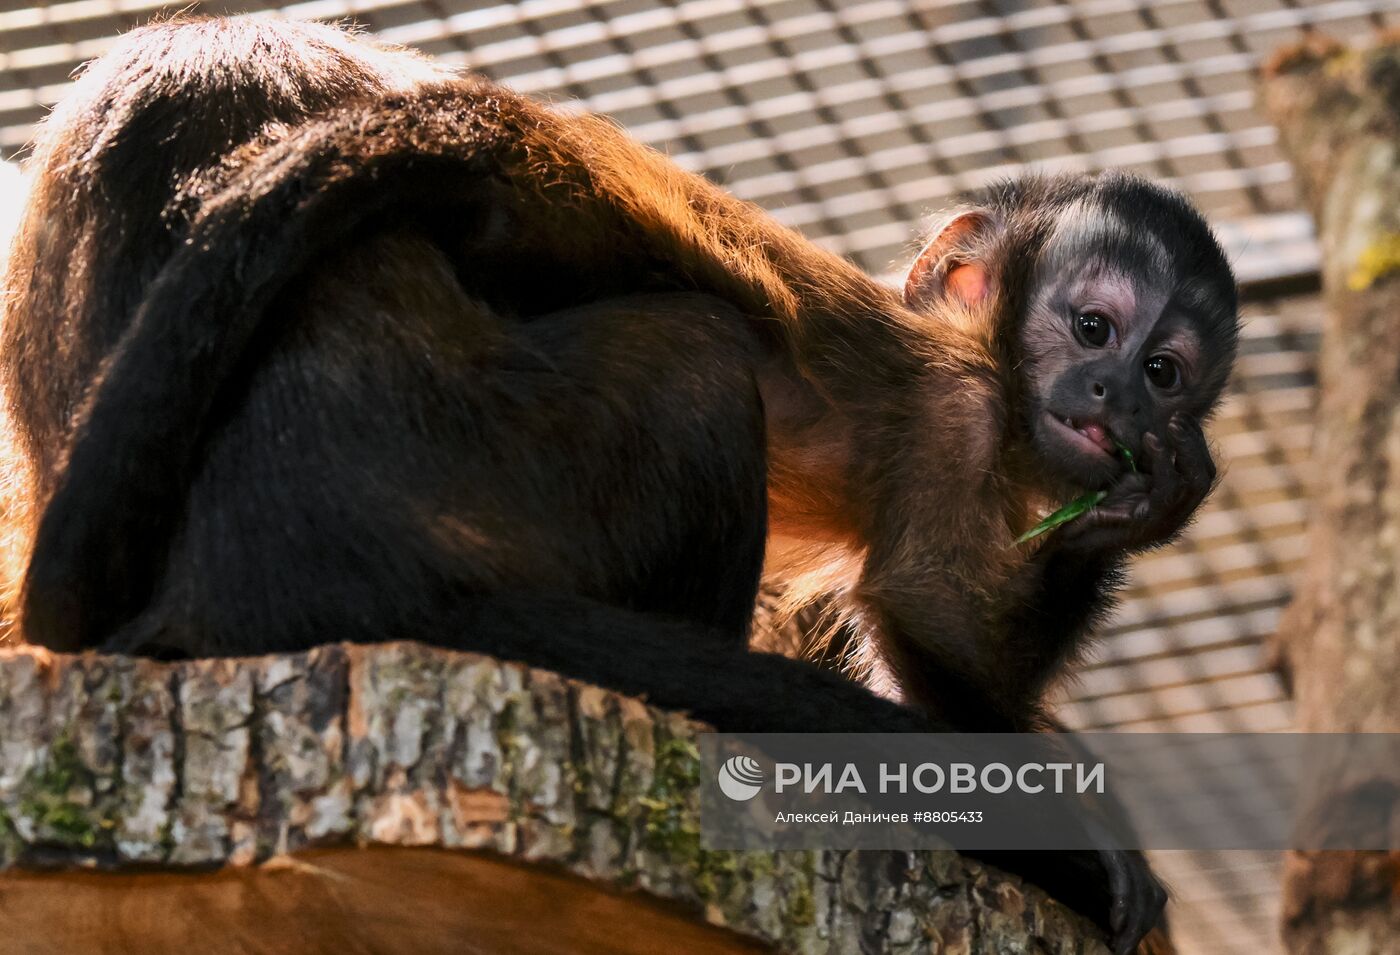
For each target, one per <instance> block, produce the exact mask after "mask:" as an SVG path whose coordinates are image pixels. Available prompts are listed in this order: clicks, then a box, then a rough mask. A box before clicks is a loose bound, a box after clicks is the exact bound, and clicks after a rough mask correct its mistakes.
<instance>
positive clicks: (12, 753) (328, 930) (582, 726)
mask: <svg viewBox="0 0 1400 955" xmlns="http://www.w3.org/2000/svg"><path fill="white" fill-rule="evenodd" d="M704 731H705V727H703V726H701V725H699V724H697V723H695V722H692V721H690V720H688V719H686V718H685V717H684V716H681V715H677V714H673V713H666V712H662V711H659V710H657V709H654V708H651V707H648V706H646V705H645V704H644V703H642V702H640V701H638V700H636V699H632V698H628V697H623V696H620V695H618V694H615V693H611V692H608V691H605V690H601V689H598V688H596V687H590V686H585V685H581V684H578V683H575V682H572V681H569V680H565V679H563V678H561V677H559V676H557V675H555V674H552V673H546V672H542V671H538V670H530V669H526V668H524V667H520V666H515V665H511V664H504V663H500V662H498V661H495V660H492V659H490V658H486V657H481V656H476V655H472V654H463V653H453V652H447V651H442V650H436V649H430V648H426V647H423V646H419V645H417V644H407V643H403V644H385V645H380V646H371V647H353V646H340V645H332V646H327V647H322V648H320V649H317V650H314V651H312V652H310V653H305V654H297V655H289V656H278V657H266V658H259V659H245V660H208V661H199V662H193V663H178V664H161V663H156V662H152V661H148V660H132V659H125V658H113V657H101V656H92V655H88V656H81V657H49V656H46V655H42V654H36V653H31V652H28V651H24V650H12V651H8V652H6V653H0V925H2V926H3V931H0V953H3V955H8V953H11V952H13V953H24V955H44V953H50V952H52V953H64V955H69V953H118V952H121V953H127V952H131V953H138V952H139V953H142V955H159V953H164V952H180V953H188V952H196V953H199V955H216V953H225V952H227V953H244V952H249V953H263V952H267V953H272V952H309V953H315V952H336V953H358V952H364V953H397V952H404V953H410V952H411V953H414V955H431V953H438V952H443V953H447V952H471V953H485V955H497V953H502V955H503V953H554V952H558V953H566V952H567V953H593V952H598V953H603V952H609V953H618V952H621V953H630V952H639V953H640V952H658V951H669V952H696V953H740V952H756V951H782V952H794V953H807V952H852V953H855V952H860V953H886V952H888V953H895V952H915V951H918V952H939V953H947V955H954V953H966V955H973V953H989V955H990V953H998V955H1012V953H1015V955H1030V953H1034V955H1041V953H1054V955H1077V953H1102V952H1104V951H1105V949H1104V948H1103V946H1102V944H1101V942H1100V941H1099V936H1098V934H1097V932H1096V931H1095V930H1094V929H1093V928H1092V927H1091V926H1089V925H1088V924H1087V923H1086V922H1084V921H1083V920H1082V919H1079V918H1078V917H1077V916H1074V915H1073V914H1072V913H1069V912H1068V911H1067V910H1065V909H1064V908H1062V907H1061V906H1059V905H1058V904H1057V903H1055V902H1053V901H1052V900H1050V899H1049V898H1047V897H1046V896H1045V895H1044V894H1043V893H1042V892H1040V891H1039V890H1038V889H1036V888H1035V887H1032V886H1028V885H1026V884H1024V883H1022V882H1021V881H1020V880H1018V879H1016V878H1015V877H1013V876H1009V875H1005V874H1003V873H1000V872H997V871H995V870H991V869H987V868H985V867H982V866H980V865H978V864H977V863H975V862H972V861H970V860H966V859H963V858H961V857H960V856H958V855H956V854H955V853H950V852H907V853H906V852H897V853H896V852H866V853H861V852H838V851H826V852H785V853H761V852H745V853H735V852H716V851H708V850H705V849H704V848H702V846H701V843H700V835H699V823H698V788H697V780H698V775H697V774H698V772H699V760H698V755H697V750H696V735H697V734H698V733H701V732H704Z"/></svg>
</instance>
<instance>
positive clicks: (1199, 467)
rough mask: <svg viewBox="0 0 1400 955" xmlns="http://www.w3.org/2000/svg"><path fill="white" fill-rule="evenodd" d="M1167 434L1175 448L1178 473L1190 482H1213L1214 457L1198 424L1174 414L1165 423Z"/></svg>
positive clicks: (1214, 472)
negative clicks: (1168, 421) (1167, 422)
mask: <svg viewBox="0 0 1400 955" xmlns="http://www.w3.org/2000/svg"><path fill="white" fill-rule="evenodd" d="M1167 435H1168V437H1169V438H1170V439H1171V442H1172V444H1173V445H1174V446H1175V449H1176V469H1177V471H1178V473H1180V474H1181V476H1182V477H1183V478H1185V479H1186V480H1187V481H1189V482H1192V483H1200V482H1204V483H1207V484H1211V483H1214V481H1215V474H1216V471H1215V459H1214V458H1213V457H1212V456H1211V453H1210V442H1208V441H1207V440H1206V434H1205V431H1204V430H1203V429H1202V428H1201V427H1200V425H1198V424H1196V423H1195V422H1194V421H1191V420H1190V419H1188V418H1186V417H1185V416H1184V415H1180V414H1178V415H1174V416H1172V420H1171V422H1170V423H1169V424H1168V425H1167Z"/></svg>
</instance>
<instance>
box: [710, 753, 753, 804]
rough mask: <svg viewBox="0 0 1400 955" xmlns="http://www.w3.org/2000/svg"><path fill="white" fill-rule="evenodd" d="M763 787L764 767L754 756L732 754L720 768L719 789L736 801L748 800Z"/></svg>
mask: <svg viewBox="0 0 1400 955" xmlns="http://www.w3.org/2000/svg"><path fill="white" fill-rule="evenodd" d="M761 788H763V767H762V766H760V765H759V764H758V760H756V759H754V758H753V757H752V756H731V757H729V758H728V759H726V760H725V761H724V765H723V766H721V767H720V768H719V790H720V792H722V793H724V794H725V795H726V796H728V797H729V798H730V799H733V800H734V801H735V802H747V801H748V800H750V799H752V798H753V797H755V796H757V795H758V791H759V790H760V789H761Z"/></svg>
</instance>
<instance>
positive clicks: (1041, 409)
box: [1020, 229, 1214, 489]
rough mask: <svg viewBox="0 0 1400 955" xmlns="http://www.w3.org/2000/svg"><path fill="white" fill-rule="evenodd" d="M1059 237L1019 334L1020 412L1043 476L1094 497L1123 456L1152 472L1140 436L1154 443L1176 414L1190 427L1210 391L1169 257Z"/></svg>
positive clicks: (1095, 233) (1040, 270)
mask: <svg viewBox="0 0 1400 955" xmlns="http://www.w3.org/2000/svg"><path fill="white" fill-rule="evenodd" d="M1061 232H1062V234H1061V235H1059V236H1057V237H1056V240H1055V241H1052V242H1051V243H1050V244H1049V245H1048V246H1047V253H1046V254H1045V255H1044V256H1043V258H1042V260H1041V261H1040V262H1039V263H1038V266H1037V269H1036V271H1035V275H1034V280H1033V281H1032V283H1031V285H1030V288H1029V295H1028V300H1027V302H1026V314H1025V319H1024V321H1023V323H1022V325H1021V336H1020V337H1021V352H1022V358H1023V365H1022V370H1023V373H1024V378H1023V381H1024V383H1025V387H1024V407H1023V412H1024V414H1025V415H1026V425H1027V427H1028V429H1029V432H1030V436H1031V443H1032V446H1033V447H1034V448H1035V450H1036V451H1037V453H1038V455H1039V456H1040V457H1041V458H1042V459H1043V461H1044V462H1045V464H1046V465H1047V466H1048V468H1049V470H1050V471H1051V473H1052V474H1054V475H1055V476H1057V477H1059V478H1062V479H1064V480H1067V481H1069V482H1071V483H1073V484H1077V485H1081V486H1084V487H1086V488H1095V489H1096V488H1102V487H1104V486H1105V485H1107V484H1108V483H1110V482H1111V481H1112V480H1113V478H1114V477H1115V476H1117V475H1118V474H1120V473H1121V472H1122V471H1123V470H1124V469H1125V468H1126V467H1127V466H1128V465H1127V463H1126V460H1125V457H1124V455H1123V454H1122V453H1121V449H1122V448H1127V449H1128V450H1129V451H1131V452H1132V455H1133V459H1134V461H1135V462H1138V463H1139V465H1140V466H1141V467H1143V468H1144V469H1150V468H1151V466H1152V462H1151V461H1150V460H1149V458H1150V455H1144V454H1143V453H1142V452H1143V449H1144V438H1145V436H1146V435H1147V434H1149V433H1153V434H1155V435H1156V436H1157V437H1159V438H1161V437H1163V436H1164V435H1165V434H1166V427H1167V423H1168V422H1169V421H1170V420H1171V418H1172V416H1173V415H1174V414H1176V413H1179V412H1185V413H1187V414H1189V415H1191V416H1193V417H1195V418H1197V419H1198V420H1199V418H1200V417H1201V416H1203V415H1204V414H1205V413H1206V412H1207V411H1208V410H1209V407H1210V405H1211V404H1213V402H1214V396H1213V395H1210V396H1207V395H1205V394H1204V392H1207V391H1209V390H1210V389H1211V388H1212V387H1214V386H1213V385H1211V384H1209V382H1208V381H1207V376H1203V369H1202V364H1203V352H1204V350H1205V349H1204V347H1203V346H1204V343H1203V341H1202V337H1201V333H1200V331H1199V329H1200V327H1201V322H1200V321H1199V319H1198V318H1197V316H1195V315H1193V313H1192V310H1191V300H1192V296H1191V295H1190V294H1182V293H1183V292H1187V291H1189V290H1188V289H1186V288H1185V286H1184V285H1183V283H1181V282H1179V281H1177V280H1176V277H1175V276H1174V275H1172V272H1171V268H1170V259H1169V258H1167V257H1166V256H1165V255H1164V254H1159V253H1160V252H1161V250H1158V249H1154V248H1152V247H1151V246H1152V243H1150V242H1141V241H1125V238H1124V237H1123V236H1122V235H1121V234H1120V235H1117V236H1112V235H1108V234H1106V233H1105V231H1104V230H1100V229H1094V230H1089V231H1087V232H1084V231H1081V232H1078V233H1076V234H1071V235H1066V234H1063V233H1064V230H1061ZM1109 240H1111V241H1109ZM1209 377H1210V379H1211V380H1212V381H1213V376H1209Z"/></svg>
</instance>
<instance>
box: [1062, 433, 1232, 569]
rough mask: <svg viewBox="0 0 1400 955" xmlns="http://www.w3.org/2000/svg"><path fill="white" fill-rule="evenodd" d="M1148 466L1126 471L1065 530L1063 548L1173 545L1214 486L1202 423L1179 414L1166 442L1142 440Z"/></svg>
mask: <svg viewBox="0 0 1400 955" xmlns="http://www.w3.org/2000/svg"><path fill="white" fill-rule="evenodd" d="M1143 445H1144V450H1145V451H1146V452H1147V453H1146V456H1145V457H1146V460H1145V461H1144V462H1143V463H1144V465H1145V466H1146V468H1148V469H1147V470H1138V471H1134V472H1132V473H1130V474H1127V475H1124V476H1123V478H1122V479H1121V480H1119V481H1118V483H1117V484H1115V485H1113V486H1112V487H1111V488H1109V490H1108V494H1107V496H1106V497H1104V499H1103V500H1102V501H1101V502H1099V504H1098V506H1097V507H1095V508H1093V509H1092V510H1090V511H1088V512H1087V513H1085V514H1084V515H1083V516H1082V517H1080V518H1079V519H1078V520H1075V521H1073V522H1071V523H1070V524H1068V525H1066V526H1065V527H1063V528H1061V530H1060V533H1059V534H1058V535H1057V537H1058V538H1059V540H1058V543H1059V545H1060V546H1062V547H1065V548H1069V549H1072V550H1075V551H1079V552H1084V553H1100V554H1102V553H1128V552H1133V551H1142V550H1149V549H1151V548H1153V547H1160V546H1161V545H1163V544H1166V543H1169V542H1170V541H1171V540H1172V539H1173V538H1175V537H1176V536H1177V535H1178V534H1180V533H1181V530H1182V528H1184V527H1185V526H1186V524H1187V522H1188V521H1189V520H1190V519H1191V515H1192V514H1194V513H1195V511H1196V508H1198V507H1200V506H1201V502H1202V501H1204V500H1205V499H1206V497H1207V496H1208V495H1209V494H1210V491H1211V488H1213V487H1214V486H1215V477H1216V471H1215V461H1214V460H1212V458H1211V454H1210V445H1209V444H1207V443H1206V436H1205V432H1204V431H1202V430H1201V426H1200V425H1199V424H1197V423H1196V422H1195V421H1193V420H1191V419H1190V418H1188V417H1187V416H1185V415H1182V414H1176V415H1173V416H1172V419H1171V421H1170V422H1168V424H1167V429H1166V440H1165V441H1163V440H1162V439H1161V438H1158V437H1157V435H1155V434H1152V433H1151V432H1149V433H1148V434H1147V435H1146V436H1144V438H1143Z"/></svg>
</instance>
